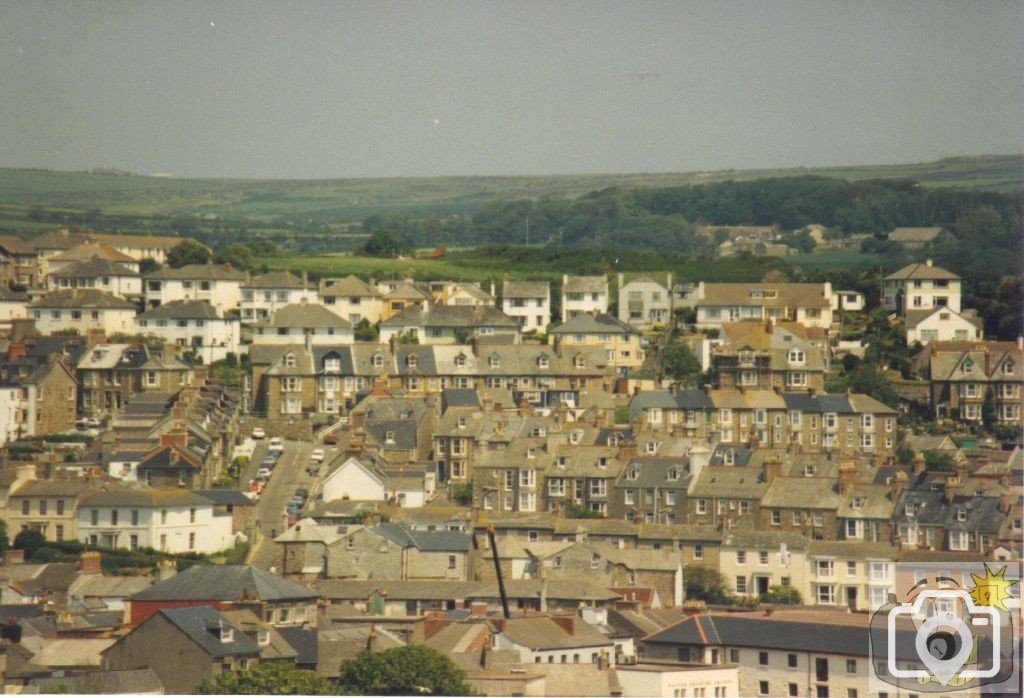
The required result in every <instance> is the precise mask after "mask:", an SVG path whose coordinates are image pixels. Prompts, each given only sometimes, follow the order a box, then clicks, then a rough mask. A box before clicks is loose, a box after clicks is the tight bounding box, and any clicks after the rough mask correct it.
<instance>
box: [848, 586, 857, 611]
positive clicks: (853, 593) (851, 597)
mask: <svg viewBox="0 0 1024 698" xmlns="http://www.w3.org/2000/svg"><path fill="white" fill-rule="evenodd" d="M846 607H847V608H849V609H850V610H851V611H856V610H857V587H846Z"/></svg>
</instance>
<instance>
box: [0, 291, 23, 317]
mask: <svg viewBox="0 0 1024 698" xmlns="http://www.w3.org/2000/svg"><path fill="white" fill-rule="evenodd" d="M28 303H29V297H28V294H25V293H19V292H17V291H12V290H11V289H9V288H7V287H2V286H0V327H10V325H11V320H17V319H20V318H26V317H28Z"/></svg>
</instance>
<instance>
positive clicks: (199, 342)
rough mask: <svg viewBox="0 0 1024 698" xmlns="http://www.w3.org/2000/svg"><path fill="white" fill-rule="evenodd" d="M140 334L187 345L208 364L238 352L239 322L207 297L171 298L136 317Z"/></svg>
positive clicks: (185, 347) (185, 346) (186, 346)
mask: <svg viewBox="0 0 1024 698" xmlns="http://www.w3.org/2000/svg"><path fill="white" fill-rule="evenodd" d="M135 327H136V330H137V332H138V333H139V334H144V335H145V334H152V335H156V336H157V337H159V338H160V339H162V340H164V342H167V343H172V344H175V345H177V346H179V347H181V348H183V349H189V350H191V351H193V352H195V353H196V355H197V356H199V357H201V358H202V360H203V363H205V364H211V363H213V362H214V361H219V360H221V359H223V358H225V357H226V356H227V355H228V353H229V352H231V353H237V352H238V345H239V334H240V323H239V321H238V318H237V317H230V318H225V317H223V316H222V315H221V313H220V312H219V311H218V310H217V309H216V308H215V307H213V306H212V305H210V304H209V303H207V302H206V301H198V300H193V301H173V302H171V303H166V304H164V305H161V306H160V307H158V308H153V309H151V310H147V311H146V312H144V313H142V314H141V315H139V316H138V317H137V318H135Z"/></svg>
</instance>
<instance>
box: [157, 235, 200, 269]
mask: <svg viewBox="0 0 1024 698" xmlns="http://www.w3.org/2000/svg"><path fill="white" fill-rule="evenodd" d="M209 261H210V251H209V250H208V249H206V246H205V245H200V244H199V243H198V242H195V241H193V240H182V241H181V242H179V243H178V244H177V245H175V246H174V247H172V248H171V249H170V250H168V252H167V266H169V267H171V268H172V269H178V268H180V267H183V266H185V265H186V264H206V263H207V262H209Z"/></svg>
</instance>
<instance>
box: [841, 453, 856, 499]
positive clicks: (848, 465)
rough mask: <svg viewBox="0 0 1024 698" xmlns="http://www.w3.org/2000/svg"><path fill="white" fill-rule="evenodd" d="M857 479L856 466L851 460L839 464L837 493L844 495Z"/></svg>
mask: <svg viewBox="0 0 1024 698" xmlns="http://www.w3.org/2000/svg"><path fill="white" fill-rule="evenodd" d="M856 481H857V466H856V465H855V464H854V463H853V461H843V462H842V463H840V464H839V494H840V495H843V496H845V495H846V493H847V492H849V491H850V488H851V487H853V485H854V483H855V482H856Z"/></svg>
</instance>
